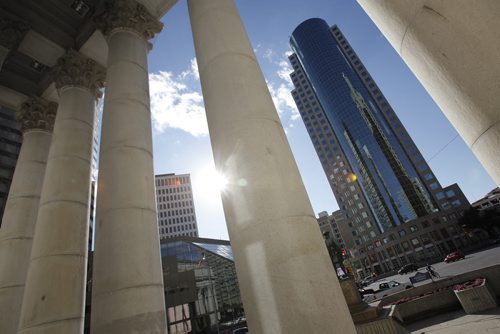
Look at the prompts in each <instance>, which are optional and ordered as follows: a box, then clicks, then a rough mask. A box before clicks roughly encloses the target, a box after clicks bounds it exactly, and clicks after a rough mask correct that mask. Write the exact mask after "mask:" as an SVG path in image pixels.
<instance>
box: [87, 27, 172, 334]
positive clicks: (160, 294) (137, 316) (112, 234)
mask: <svg viewBox="0 0 500 334" xmlns="http://www.w3.org/2000/svg"><path fill="white" fill-rule="evenodd" d="M108 45H109V55H108V67H107V68H108V72H107V73H108V74H107V89H106V97H105V103H104V111H103V123H102V138H101V153H100V158H99V185H98V194H99V195H98V197H97V214H96V219H97V220H96V233H95V234H96V237H95V256H94V277H93V290H92V318H91V319H92V324H91V330H92V333H93V334H101V333H102V334H126V333H166V331H167V329H166V327H167V326H166V313H165V301H164V291H163V275H162V269H161V258H160V247H159V236H158V226H157V221H156V220H157V214H156V199H155V189H154V171H153V155H152V132H151V114H150V110H149V88H148V67H147V51H148V45H147V41H146V40H145V39H144V38H143V37H142V35H141V34H139V33H137V32H135V31H133V30H131V29H114V30H113V31H111V33H110V36H109V37H108Z"/></svg>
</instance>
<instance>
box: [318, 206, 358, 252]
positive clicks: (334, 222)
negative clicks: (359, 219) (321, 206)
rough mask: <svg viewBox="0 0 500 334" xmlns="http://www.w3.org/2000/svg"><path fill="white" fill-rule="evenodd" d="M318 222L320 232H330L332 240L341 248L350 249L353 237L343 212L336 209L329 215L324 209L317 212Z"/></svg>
mask: <svg viewBox="0 0 500 334" xmlns="http://www.w3.org/2000/svg"><path fill="white" fill-rule="evenodd" d="M318 224H319V228H320V230H321V233H322V234H323V235H324V234H325V233H327V232H328V233H330V235H332V236H333V240H334V241H335V243H336V244H337V246H339V247H340V248H341V249H342V250H346V249H352V248H353V247H354V239H353V237H352V235H351V231H350V230H349V228H348V224H349V221H347V219H346V217H345V214H344V212H342V211H341V210H337V211H335V212H332V214H331V215H329V214H328V212H326V211H322V212H320V213H319V214H318Z"/></svg>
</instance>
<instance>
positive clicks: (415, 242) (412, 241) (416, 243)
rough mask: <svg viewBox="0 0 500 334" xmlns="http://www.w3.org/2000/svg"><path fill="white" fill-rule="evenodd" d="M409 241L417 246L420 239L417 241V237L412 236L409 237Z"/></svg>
mask: <svg viewBox="0 0 500 334" xmlns="http://www.w3.org/2000/svg"><path fill="white" fill-rule="evenodd" d="M411 243H412V244H413V246H418V245H420V241H418V239H417V238H413V239H411Z"/></svg>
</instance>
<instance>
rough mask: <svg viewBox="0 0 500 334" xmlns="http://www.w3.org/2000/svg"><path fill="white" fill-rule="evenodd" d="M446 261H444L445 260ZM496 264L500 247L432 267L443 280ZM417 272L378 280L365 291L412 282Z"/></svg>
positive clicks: (421, 270) (425, 282) (424, 270)
mask: <svg viewBox="0 0 500 334" xmlns="http://www.w3.org/2000/svg"><path fill="white" fill-rule="evenodd" d="M443 260H444V259H443ZM496 264H500V245H497V247H494V248H489V249H486V250H482V251H479V252H475V253H471V254H466V255H465V259H464V260H459V261H456V262H451V263H445V262H444V261H443V262H438V263H434V264H432V267H433V268H434V270H435V271H437V272H438V274H439V275H440V276H441V278H449V277H451V276H455V275H459V274H463V273H466V272H469V271H473V270H477V269H481V268H485V267H489V266H493V265H496ZM418 271H419V272H421V273H425V272H427V270H426V269H425V267H421V268H419V269H418ZM415 274H416V272H412V273H408V274H404V275H399V274H396V275H393V276H389V277H386V278H382V279H379V280H376V281H375V282H373V283H372V284H370V285H368V286H367V287H365V289H374V290H377V289H378V285H379V284H380V283H382V282H388V281H392V280H394V281H396V282H399V283H407V282H409V281H410V277H411V276H414V275H415ZM429 282H430V281H423V282H420V283H417V284H415V285H416V286H419V285H422V284H427V283H429Z"/></svg>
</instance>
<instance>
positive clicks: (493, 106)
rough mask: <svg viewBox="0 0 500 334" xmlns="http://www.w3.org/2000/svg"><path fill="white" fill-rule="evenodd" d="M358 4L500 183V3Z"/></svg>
mask: <svg viewBox="0 0 500 334" xmlns="http://www.w3.org/2000/svg"><path fill="white" fill-rule="evenodd" d="M358 2H359V3H360V5H361V6H362V7H363V8H364V9H365V11H366V12H367V13H368V15H369V16H370V17H371V18H372V20H373V21H374V22H375V24H377V26H378V27H379V28H380V30H381V31H382V33H383V34H384V35H385V36H386V37H387V39H388V40H389V42H390V43H391V44H392V46H393V47H394V48H395V49H396V50H397V51H398V52H399V54H400V55H401V57H402V58H403V59H404V60H405V62H406V63H407V64H408V66H409V67H410V69H411V70H412V71H413V73H414V74H415V75H416V77H417V78H418V79H419V80H420V82H421V83H422V84H423V86H424V87H425V88H426V89H427V91H428V92H429V94H430V95H431V96H432V98H433V99H434V100H435V101H436V103H437V104H438V105H439V107H440V108H441V110H442V111H443V112H444V114H445V115H446V117H448V119H449V120H450V122H451V123H452V124H453V126H454V127H455V128H456V129H457V131H458V133H459V134H460V135H461V136H462V138H463V139H464V141H465V142H466V143H467V145H469V147H470V148H471V149H472V151H473V152H474V154H475V155H476V157H477V158H478V159H479V161H480V162H481V163H482V164H483V166H484V167H485V168H486V170H487V171H488V173H489V174H490V175H491V177H492V178H493V179H494V181H495V182H496V183H497V184H500V168H499V167H498V166H500V126H499V125H498V124H499V121H500V112H499V106H500V94H498V92H499V91H500V80H498V78H499V77H500V63H499V61H498V55H499V54H500V33H499V31H500V20H498V15H499V14H500V2H499V1H497V0H482V1H469V0H454V1H443V0H358Z"/></svg>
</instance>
